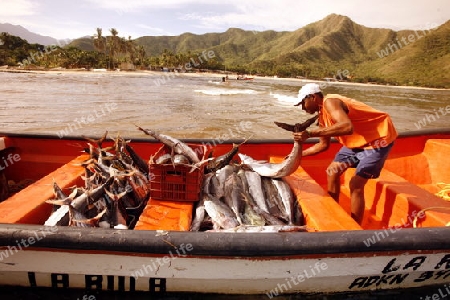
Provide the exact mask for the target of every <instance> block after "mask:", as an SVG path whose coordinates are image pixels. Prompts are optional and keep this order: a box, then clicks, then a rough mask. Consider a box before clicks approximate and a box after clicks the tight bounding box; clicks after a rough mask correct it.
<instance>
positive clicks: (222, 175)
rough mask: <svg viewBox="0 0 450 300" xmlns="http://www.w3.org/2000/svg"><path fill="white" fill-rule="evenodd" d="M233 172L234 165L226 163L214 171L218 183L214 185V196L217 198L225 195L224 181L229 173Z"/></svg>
mask: <svg viewBox="0 0 450 300" xmlns="http://www.w3.org/2000/svg"><path fill="white" fill-rule="evenodd" d="M233 172H234V167H233V166H232V165H227V166H225V167H223V168H222V169H220V170H218V171H217V172H216V177H217V181H218V185H217V186H215V187H217V188H216V189H215V196H216V197H217V198H218V199H219V198H221V197H223V196H224V195H225V181H226V180H227V178H228V177H229V176H230V175H231V174H233Z"/></svg>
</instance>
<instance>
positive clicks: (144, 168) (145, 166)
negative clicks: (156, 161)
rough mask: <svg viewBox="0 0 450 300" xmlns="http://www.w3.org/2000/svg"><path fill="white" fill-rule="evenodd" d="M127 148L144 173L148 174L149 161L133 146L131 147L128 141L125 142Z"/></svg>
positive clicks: (136, 164) (135, 163)
mask: <svg viewBox="0 0 450 300" xmlns="http://www.w3.org/2000/svg"><path fill="white" fill-rule="evenodd" d="M125 149H126V150H127V152H128V154H130V157H131V159H132V160H133V163H134V165H135V166H136V167H137V168H138V169H139V170H140V171H141V172H142V173H144V175H147V174H148V173H149V172H150V170H149V167H148V164H147V162H146V161H145V160H144V159H142V157H140V156H139V155H138V154H137V153H136V151H134V149H133V147H131V146H130V145H129V144H128V143H126V144H125Z"/></svg>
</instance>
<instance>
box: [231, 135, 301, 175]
mask: <svg viewBox="0 0 450 300" xmlns="http://www.w3.org/2000/svg"><path fill="white" fill-rule="evenodd" d="M302 148H303V145H302V144H300V143H299V142H297V141H294V146H293V147H292V151H291V153H290V154H289V155H288V157H287V158H285V159H284V161H283V162H282V163H279V164H277V163H269V162H261V161H256V160H254V159H253V158H251V157H250V156H248V155H245V154H242V153H238V155H239V157H240V159H241V161H242V163H243V164H244V165H247V166H249V167H250V168H251V169H252V170H253V171H255V172H256V173H258V174H259V175H261V176H265V177H271V178H281V177H284V176H288V175H291V174H292V173H294V172H295V171H296V170H297V168H298V167H299V166H300V162H301V160H302Z"/></svg>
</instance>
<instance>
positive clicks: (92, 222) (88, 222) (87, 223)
mask: <svg viewBox="0 0 450 300" xmlns="http://www.w3.org/2000/svg"><path fill="white" fill-rule="evenodd" d="M68 207H69V215H70V221H69V226H74V227H98V224H99V221H100V219H101V218H102V217H103V215H104V214H105V213H106V209H104V210H103V211H102V212H100V213H99V214H98V215H97V216H95V217H93V218H90V219H88V218H86V217H85V216H84V214H82V213H81V212H79V211H78V210H76V209H74V208H73V207H72V206H70V205H68Z"/></svg>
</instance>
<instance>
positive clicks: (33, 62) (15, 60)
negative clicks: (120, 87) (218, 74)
mask: <svg viewBox="0 0 450 300" xmlns="http://www.w3.org/2000/svg"><path fill="white" fill-rule="evenodd" d="M85 42H86V43H91V44H92V45H93V47H94V51H88V50H82V49H83V48H86V47H79V45H77V46H74V45H71V44H69V45H65V46H62V45H52V46H43V45H40V44H30V43H28V42H27V41H26V40H23V39H21V38H20V37H17V36H13V35H10V34H8V33H6V32H2V33H1V34H0V66H1V65H8V66H13V67H17V66H19V67H22V68H27V69H33V68H44V69H53V68H59V67H61V68H67V69H74V68H85V69H95V68H105V69H109V70H114V69H120V68H121V67H122V68H123V69H161V68H169V69H177V68H182V66H184V65H185V64H186V63H187V62H189V60H190V59H191V58H192V57H196V56H197V55H198V54H195V53H191V52H187V53H173V52H172V51H170V50H168V49H164V51H163V52H162V53H161V54H159V55H155V56H150V55H148V54H147V53H146V51H145V49H144V46H142V45H137V44H136V42H135V41H134V40H132V39H131V36H129V37H128V38H124V37H120V36H119V32H118V31H117V29H115V28H111V29H109V35H104V34H103V30H102V28H97V29H96V33H95V34H94V35H93V36H92V38H91V39H90V40H88V41H85ZM197 67H198V68H204V69H216V68H217V69H220V68H222V64H221V63H220V62H218V61H217V59H211V60H208V61H204V62H203V63H202V64H201V65H199V66H197Z"/></svg>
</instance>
